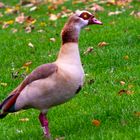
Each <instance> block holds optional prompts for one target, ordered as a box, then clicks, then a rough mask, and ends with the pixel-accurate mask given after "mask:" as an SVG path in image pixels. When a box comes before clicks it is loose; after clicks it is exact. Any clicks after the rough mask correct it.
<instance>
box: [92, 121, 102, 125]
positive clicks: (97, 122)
mask: <svg viewBox="0 0 140 140" xmlns="http://www.w3.org/2000/svg"><path fill="white" fill-rule="evenodd" d="M92 124H93V125H95V126H100V124H101V121H100V120H92Z"/></svg>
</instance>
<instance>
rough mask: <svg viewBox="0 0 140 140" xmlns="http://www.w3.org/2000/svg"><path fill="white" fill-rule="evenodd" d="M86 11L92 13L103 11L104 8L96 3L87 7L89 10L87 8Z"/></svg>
mask: <svg viewBox="0 0 140 140" xmlns="http://www.w3.org/2000/svg"><path fill="white" fill-rule="evenodd" d="M87 9H88V10H92V11H95V12H97V11H104V8H103V7H102V6H100V5H98V4H96V3H94V4H92V5H90V6H89V8H87Z"/></svg>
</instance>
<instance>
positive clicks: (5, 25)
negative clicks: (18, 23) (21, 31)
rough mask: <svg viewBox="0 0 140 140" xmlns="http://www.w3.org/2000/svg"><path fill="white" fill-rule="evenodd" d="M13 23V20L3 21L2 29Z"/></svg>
mask: <svg viewBox="0 0 140 140" xmlns="http://www.w3.org/2000/svg"><path fill="white" fill-rule="evenodd" d="M13 23H14V20H9V21H5V22H4V24H3V26H2V29H5V28H8V27H9V25H11V24H13Z"/></svg>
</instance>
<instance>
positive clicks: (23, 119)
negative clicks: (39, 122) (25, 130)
mask: <svg viewBox="0 0 140 140" xmlns="http://www.w3.org/2000/svg"><path fill="white" fill-rule="evenodd" d="M19 121H21V122H28V121H29V118H21V119H19Z"/></svg>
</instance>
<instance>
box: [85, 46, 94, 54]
mask: <svg viewBox="0 0 140 140" xmlns="http://www.w3.org/2000/svg"><path fill="white" fill-rule="evenodd" d="M92 51H93V47H89V48H87V50H86V51H85V52H84V54H89V53H91V52H92Z"/></svg>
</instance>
